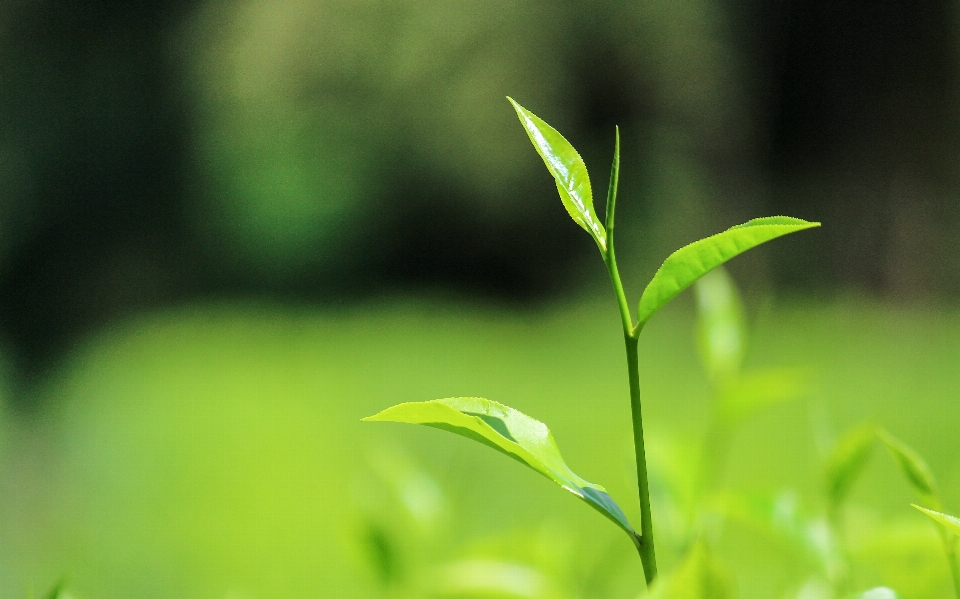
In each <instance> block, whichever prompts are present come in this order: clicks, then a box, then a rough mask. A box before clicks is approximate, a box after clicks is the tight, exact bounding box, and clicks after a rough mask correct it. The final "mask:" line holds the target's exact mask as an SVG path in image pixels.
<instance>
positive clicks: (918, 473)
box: [877, 430, 940, 508]
mask: <svg viewBox="0 0 960 599" xmlns="http://www.w3.org/2000/svg"><path fill="white" fill-rule="evenodd" d="M877 435H878V436H879V437H880V439H881V440H882V441H883V443H884V444H885V445H886V446H887V451H889V452H890V456H891V457H892V458H893V460H894V461H895V462H896V463H897V465H898V466H900V470H901V471H902V472H903V475H904V477H906V479H907V481H908V482H909V483H910V485H911V486H912V487H913V490H914V491H916V492H917V495H918V496H920V498H921V499H922V500H924V501H926V502H927V503H929V505H931V506H932V507H935V508H939V507H940V490H939V486H938V485H937V480H936V478H934V476H933V472H931V470H930V467H929V466H927V463H926V462H925V461H924V459H923V458H921V457H920V454H918V453H917V452H916V451H914V450H913V449H911V448H910V447H908V446H907V444H906V443H904V442H903V441H900V440H899V439H897V438H896V437H894V436H893V435H891V434H890V433H888V432H886V431H884V430H880V431H877Z"/></svg>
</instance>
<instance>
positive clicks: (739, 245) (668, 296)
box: [637, 216, 820, 326]
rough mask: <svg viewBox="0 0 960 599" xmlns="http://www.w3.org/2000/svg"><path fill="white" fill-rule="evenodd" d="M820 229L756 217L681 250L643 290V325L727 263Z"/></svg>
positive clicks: (798, 221) (639, 317)
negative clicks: (772, 242) (774, 242)
mask: <svg viewBox="0 0 960 599" xmlns="http://www.w3.org/2000/svg"><path fill="white" fill-rule="evenodd" d="M819 226H820V223H814V222H807V221H805V220H801V219H799V218H791V217H789V216H769V217H765V218H755V219H753V220H751V221H749V222H746V223H744V224H742V225H737V226H735V227H731V228H729V229H727V230H726V231H724V232H722V233H717V234H716V235H712V236H710V237H707V238H705V239H701V240H700V241H695V242H693V243H691V244H690V245H687V246H684V247H682V248H680V249H679V250H677V251H675V252H674V253H672V254H670V256H668V257H667V259H666V260H664V262H663V265H662V266H661V267H660V269H659V270H657V272H656V274H655V275H654V276H653V279H652V280H651V281H650V283H649V284H647V287H646V289H644V290H643V295H642V296H641V297H640V307H639V311H638V314H637V320H638V321H639V324H640V326H643V325H644V324H645V323H646V322H647V321H648V320H650V317H651V316H653V315H654V313H656V312H657V310H659V309H660V308H662V307H663V306H664V305H666V303H667V302H669V301H670V300H672V299H673V298H675V297H676V296H677V294H679V293H680V292H681V291H683V290H684V289H686V288H687V287H689V286H690V285H691V284H692V283H693V282H694V281H696V280H697V279H699V278H700V277H702V276H703V275H705V274H707V273H708V272H710V271H711V270H713V269H714V268H716V267H718V266H720V265H721V264H723V263H724V262H726V261H727V260H730V259H731V258H733V257H735V256H737V255H739V254H742V253H743V252H745V251H747V250H749V249H751V248H754V247H756V246H758V245H760V244H761V243H765V242H767V241H770V240H771V239H776V238H777V237H782V236H783V235H787V234H788V233H795V232H796V231H802V230H804V229H810V228H813V227H819Z"/></svg>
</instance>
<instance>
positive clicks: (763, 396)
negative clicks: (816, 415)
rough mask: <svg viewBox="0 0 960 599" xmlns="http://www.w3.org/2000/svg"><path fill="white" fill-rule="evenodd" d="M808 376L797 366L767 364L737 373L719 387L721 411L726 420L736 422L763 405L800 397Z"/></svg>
mask: <svg viewBox="0 0 960 599" xmlns="http://www.w3.org/2000/svg"><path fill="white" fill-rule="evenodd" d="M808 378H809V377H808V376H807V373H806V372H804V371H803V370H800V369H796V368H768V369H765V370H760V371H756V372H750V373H747V374H745V375H742V376H739V377H737V378H736V379H734V380H733V381H731V382H729V383H728V384H726V385H724V386H723V387H722V388H721V390H720V393H719V394H718V401H719V404H720V413H721V414H722V415H723V417H724V419H725V420H726V421H727V422H728V423H730V424H734V425H735V424H738V423H740V422H742V421H744V420H746V419H747V418H748V417H750V416H752V415H754V414H756V413H757V412H759V411H761V410H763V409H765V408H769V407H771V406H774V405H777V404H779V403H783V402H786V401H790V400H793V399H796V398H798V397H800V396H801V395H803V393H804V392H805V391H806V390H807V387H808V383H807V380H808Z"/></svg>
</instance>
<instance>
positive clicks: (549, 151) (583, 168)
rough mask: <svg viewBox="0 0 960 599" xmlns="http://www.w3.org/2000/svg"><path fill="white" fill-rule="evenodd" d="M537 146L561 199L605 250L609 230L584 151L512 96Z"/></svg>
mask: <svg viewBox="0 0 960 599" xmlns="http://www.w3.org/2000/svg"><path fill="white" fill-rule="evenodd" d="M507 99H508V100H510V103H511V104H512V105H513V108H514V110H516V111H517V116H518V117H520V123H521V124H522V125H523V128H524V129H526V131H527V135H528V136H529V137H530V141H531V142H532V143H533V147H534V148H536V149H537V153H538V154H540V157H541V158H543V163H544V164H546V165H547V170H549V171H550V174H551V175H553V179H554V180H555V181H556V183H557V191H559V192H560V200H561V201H562V202H563V206H564V207H565V208H566V209H567V212H568V213H569V214H570V216H571V218H573V220H574V221H576V223H577V224H578V225H580V226H581V227H583V228H584V230H585V231H586V232H587V233H590V235H591V236H592V237H593V239H594V241H596V242H597V245H599V246H600V249H601V250H606V248H607V233H606V231H605V230H604V228H603V225H601V224H600V221H599V220H597V214H596V212H594V209H593V191H591V189H590V176H589V175H588V174H587V165H586V164H584V162H583V159H582V158H580V154H578V153H577V151H576V150H575V149H574V148H573V146H572V145H570V142H568V141H567V140H566V139H564V137H563V136H562V135H560V133H559V132H558V131H557V130H556V129H554V128H553V127H551V126H550V125H548V124H547V123H546V122H544V121H543V120H542V119H541V118H540V117H538V116H537V115H535V114H533V113H532V112H530V111H529V110H527V109H526V108H524V107H523V106H520V105H519V104H517V103H516V102H515V101H514V100H513V98H510V97H508V98H507Z"/></svg>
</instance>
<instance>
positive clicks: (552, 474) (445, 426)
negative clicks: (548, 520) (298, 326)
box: [363, 397, 638, 544]
mask: <svg viewBox="0 0 960 599" xmlns="http://www.w3.org/2000/svg"><path fill="white" fill-rule="evenodd" d="M363 420H364V421H368V422H375V421H378V422H405V423H409V424H423V425H426V426H432V427H434V428H439V429H442V430H445V431H449V432H451V433H456V434H458V435H460V436H462V437H467V438H468V439H473V440H474V441H479V442H480V443H483V444H484V445H486V446H488V447H491V448H493V449H496V450H497V451H499V452H501V453H504V454H506V455H508V456H510V457H511V458H513V459H515V460H517V461H518V462H520V463H521V464H525V465H526V466H529V467H530V468H532V469H533V470H536V471H537V472H539V473H540V474H542V475H543V476H546V477H547V478H549V479H550V480H552V481H553V482H555V483H557V484H558V485H560V486H561V487H563V488H564V489H566V490H567V491H570V492H571V493H573V494H574V495H576V496H577V497H579V498H580V499H582V500H583V501H585V502H587V504H589V505H590V507H592V508H594V509H595V510H597V511H598V512H600V513H601V514H603V515H604V516H606V517H607V518H609V519H610V520H611V521H612V522H613V523H614V524H616V525H617V526H619V527H620V528H622V529H623V530H624V531H625V532H626V533H627V534H629V535H630V538H631V540H633V542H634V543H635V544H636V543H637V542H638V537H637V534H636V532H635V531H634V530H633V527H631V526H630V523H629V522H628V521H627V517H626V516H625V515H624V514H623V510H621V509H620V506H618V505H617V504H616V502H614V501H613V498H612V497H610V495H609V494H608V493H607V491H606V490H605V489H604V488H603V487H601V486H600V485H595V484H593V483H591V482H587V481H585V480H584V479H582V478H580V477H579V476H577V475H576V474H575V473H574V472H573V471H572V470H570V467H569V466H567V464H566V462H564V461H563V457H562V456H561V455H560V449H559V448H557V444H556V442H555V441H554V440H553V435H552V434H551V433H550V429H548V428H547V425H545V424H544V423H542V422H540V421H539V420H534V419H533V418H530V417H529V416H527V415H526V414H523V413H522V412H519V411H517V410H514V409H513V408H510V407H507V406H505V405H503V404H499V403H497V402H495V401H490V400H489V399H483V398H482V397H451V398H447V399H435V400H433V401H422V402H410V403H402V404H398V405H395V406H393V407H391V408H387V409H386V410H384V411H382V412H380V413H379V414H375V415H373V416H368V417H367V418H364V419H363Z"/></svg>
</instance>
